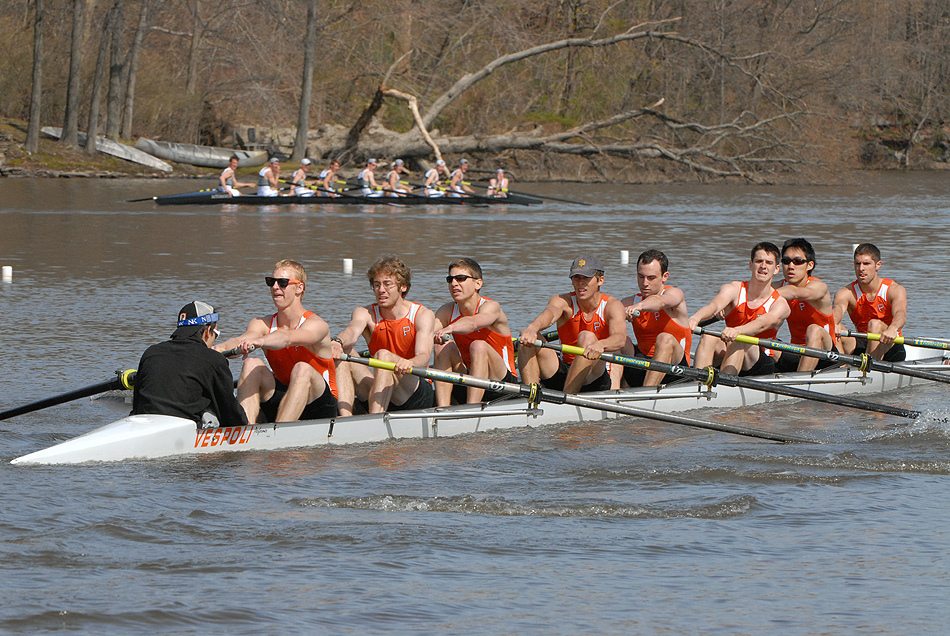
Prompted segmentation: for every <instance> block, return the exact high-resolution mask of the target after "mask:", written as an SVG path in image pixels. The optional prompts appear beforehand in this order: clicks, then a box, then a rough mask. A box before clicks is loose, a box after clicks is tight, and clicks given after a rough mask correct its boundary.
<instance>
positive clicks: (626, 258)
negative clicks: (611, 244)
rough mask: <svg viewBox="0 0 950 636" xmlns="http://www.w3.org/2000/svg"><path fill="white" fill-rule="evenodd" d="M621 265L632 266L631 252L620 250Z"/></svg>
mask: <svg viewBox="0 0 950 636" xmlns="http://www.w3.org/2000/svg"><path fill="white" fill-rule="evenodd" d="M620 264H621V265H629V264H630V250H620Z"/></svg>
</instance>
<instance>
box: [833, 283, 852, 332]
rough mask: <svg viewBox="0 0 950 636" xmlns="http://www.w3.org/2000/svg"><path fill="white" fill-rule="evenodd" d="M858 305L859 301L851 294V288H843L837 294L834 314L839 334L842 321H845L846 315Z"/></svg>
mask: <svg viewBox="0 0 950 636" xmlns="http://www.w3.org/2000/svg"><path fill="white" fill-rule="evenodd" d="M856 303H857V299H856V298H855V297H854V294H853V293H851V289H850V288H848V287H842V288H841V289H839V290H838V291H837V292H835V301H834V307H833V308H832V313H833V314H834V317H835V329H836V330H837V332H838V333H841V321H842V320H844V317H845V315H846V314H848V313H849V312H850V311H851V310H852V309H854V307H855V304H856Z"/></svg>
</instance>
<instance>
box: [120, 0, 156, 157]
mask: <svg viewBox="0 0 950 636" xmlns="http://www.w3.org/2000/svg"><path fill="white" fill-rule="evenodd" d="M148 4H149V0H142V9H141V11H140V12H139V25H138V27H137V28H136V29H135V38H134V39H133V40H132V48H131V49H129V60H128V62H127V63H126V65H125V78H126V80H125V108H124V109H123V111H122V137H124V138H125V139H131V138H132V114H133V112H134V110H135V78H136V76H137V75H138V70H139V53H140V52H141V51H142V42H144V41H145V35H146V34H147V33H148Z"/></svg>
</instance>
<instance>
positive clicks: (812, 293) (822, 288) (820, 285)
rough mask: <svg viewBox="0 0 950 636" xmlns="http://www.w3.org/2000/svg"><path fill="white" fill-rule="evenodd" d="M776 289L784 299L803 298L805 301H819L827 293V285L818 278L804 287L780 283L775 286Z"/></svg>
mask: <svg viewBox="0 0 950 636" xmlns="http://www.w3.org/2000/svg"><path fill="white" fill-rule="evenodd" d="M776 289H777V290H778V293H779V294H781V295H782V298H784V299H785V300H804V301H807V302H813V301H819V300H821V299H822V298H824V297H825V294H827V293H828V285H826V284H825V283H824V281H820V280H813V281H811V282H810V283H807V284H806V285H805V286H804V287H798V286H797V285H782V286H781V287H776Z"/></svg>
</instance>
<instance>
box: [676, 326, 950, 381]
mask: <svg viewBox="0 0 950 636" xmlns="http://www.w3.org/2000/svg"><path fill="white" fill-rule="evenodd" d="M693 333H695V334H698V335H703V334H708V335H710V336H713V337H715V338H721V337H722V333H721V332H719V331H712V330H709V329H703V328H702V327H696V328H695V329H693ZM736 342H741V343H743V344H751V345H759V346H760V347H765V348H766V349H775V350H777V351H789V352H791V353H797V354H798V355H801V356H810V357H812V358H818V359H819V360H830V361H831V362H843V363H845V364H848V365H851V366H853V367H857V368H858V369H859V370H860V371H862V372H863V371H868V370H873V371H882V372H884V373H896V374H898V375H907V376H910V377H913V378H921V379H923V380H933V381H934V382H944V383H947V384H950V375H947V374H943V373H939V372H937V371H927V370H926V369H916V368H914V367H913V366H911V365H906V364H895V363H893V362H885V361H884V360H876V359H875V358H872V357H871V356H869V355H868V354H866V353H863V354H861V355H859V356H853V355H850V354H847V353H838V352H837V351H825V350H824V349H815V348H814V347H803V346H801V345H793V344H788V343H787V342H779V341H778V340H766V339H765V338H755V337H753V336H743V335H738V336H736Z"/></svg>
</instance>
